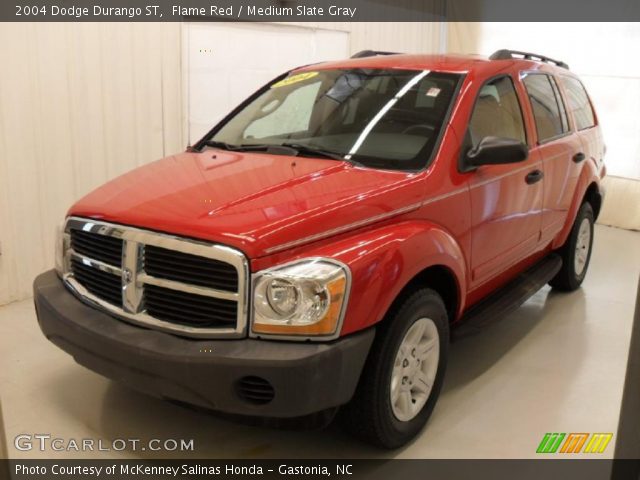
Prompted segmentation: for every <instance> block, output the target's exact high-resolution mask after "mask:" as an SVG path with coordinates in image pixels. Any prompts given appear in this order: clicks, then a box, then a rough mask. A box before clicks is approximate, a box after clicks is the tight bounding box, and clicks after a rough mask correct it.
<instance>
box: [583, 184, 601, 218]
mask: <svg viewBox="0 0 640 480" xmlns="http://www.w3.org/2000/svg"><path fill="white" fill-rule="evenodd" d="M584 202H589V203H590V204H591V208H592V209H593V218H594V220H597V219H598V215H599V214H600V209H601V208H602V193H601V192H600V187H599V186H598V184H597V183H596V182H591V184H590V185H589V186H588V187H587V190H586V192H585V193H584V197H583V199H582V202H581V203H584Z"/></svg>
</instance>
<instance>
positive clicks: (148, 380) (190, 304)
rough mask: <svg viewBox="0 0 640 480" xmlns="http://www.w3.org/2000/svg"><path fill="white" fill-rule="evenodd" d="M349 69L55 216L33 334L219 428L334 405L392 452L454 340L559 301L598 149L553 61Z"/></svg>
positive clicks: (413, 427) (586, 113)
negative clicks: (538, 299)
mask: <svg viewBox="0 0 640 480" xmlns="http://www.w3.org/2000/svg"><path fill="white" fill-rule="evenodd" d="M355 57H356V58H352V59H349V60H344V61H338V62H330V63H321V64H316V65H309V66H305V67H302V68H298V69H296V70H293V71H291V72H287V73H285V74H283V75H281V76H280V77H278V78H276V79H275V80H274V81H272V82H270V83H269V84H267V85H265V86H264V87H263V88H261V89H260V90H258V91H257V92H256V93H255V94H253V95H252V96H251V97H250V98H248V99H247V100H246V101H245V102H244V103H242V104H241V105H240V106H239V107H238V108H236V109H235V110H234V111H232V112H231V113H230V114H229V115H227V116H226V117H225V118H224V120H222V121H221V122H220V123H219V124H218V125H216V126H215V127H214V128H213V129H212V130H211V131H210V132H209V133H207V135H205V137H204V138H203V139H202V140H200V141H199V142H198V143H197V144H195V145H194V146H193V147H190V148H189V149H188V150H187V151H186V152H185V153H181V154H179V155H174V156H171V157H168V158H165V159H162V160H159V161H157V162H155V163H151V164H149V165H146V166H143V167H141V168H138V169H136V170H133V171H132V172H129V173H127V174H125V175H123V176H121V177H119V178H116V179H115V180H112V181H111V182H109V183H107V184H105V185H103V186H102V187H100V188H98V189H97V190H95V191H93V192H92V193H90V194H89V195H87V196H86V197H84V198H83V199H81V200H80V201H79V202H77V203H76V204H75V205H74V206H72V207H71V209H70V210H69V213H68V217H67V219H66V221H65V223H64V227H63V228H61V230H60V235H59V239H58V244H57V251H58V253H57V267H56V270H55V271H53V270H52V271H50V272H46V273H44V274H42V275H40V276H39V277H38V278H37V279H36V280H35V285H34V291H35V303H36V308H37V313H38V319H39V323H40V327H41V329H42V331H43V332H44V334H45V335H46V336H47V338H49V339H50V340H51V341H52V342H54V343H55V344H56V345H58V346H59V347H61V348H62V349H64V350H65V351H67V352H69V353H70V354H71V355H73V356H74V358H75V359H76V361H77V362H78V363H80V364H82V365H84V366H86V367H88V368H90V369H92V370H95V371H96V372H99V373H101V374H103V375H105V376H107V377H110V378H113V379H116V380H119V381H123V382H126V383H128V384H130V385H132V386H133V387H135V388H138V389H141V390H143V391H146V392H149V393H152V394H155V395H157V396H160V397H163V398H167V399H171V400H176V401H180V402H186V403H189V404H195V405H199V406H202V407H207V408H210V409H215V410H218V411H222V412H226V413H229V414H238V415H243V416H253V417H263V418H268V419H269V418H270V419H273V418H284V417H310V418H324V419H327V418H331V417H332V416H333V414H334V413H335V412H337V411H338V408H339V407H340V408H341V410H342V412H343V413H345V415H344V419H345V421H346V423H347V425H348V426H349V428H350V429H351V430H352V431H353V432H354V433H355V434H357V435H359V436H360V437H361V438H364V439H365V440H367V441H369V442H372V443H374V444H377V445H380V446H383V447H387V448H393V447H397V446H400V445H402V444H404V443H405V442H407V441H408V440H410V439H411V438H412V437H413V436H415V435H416V434H417V433H418V432H419V431H420V429H421V428H422V427H423V426H424V424H425V423H426V421H427V419H428V417H429V416H430V414H431V412H432V410H433V408H434V405H435V403H436V400H437V398H438V393H439V391H440V387H441V385H442V382H443V378H444V372H445V366H446V362H447V352H448V345H449V338H450V332H451V330H452V328H453V327H454V326H456V325H458V324H462V323H464V321H469V322H479V323H480V324H482V323H483V322H486V321H488V320H490V319H492V318H495V317H496V316H498V315H501V314H503V313H504V312H505V311H507V310H509V309H511V308H513V307H516V306H518V305H519V304H521V303H522V302H523V301H524V300H525V299H526V298H527V297H528V296H530V295H531V294H532V293H534V292H535V291H536V290H538V289H539V288H540V287H542V286H543V285H544V284H545V283H547V282H549V283H550V284H551V285H552V286H553V287H554V288H557V289H560V290H574V289H576V288H578V287H579V286H580V284H581V282H582V281H583V279H584V277H585V274H586V272H587V267H588V265H589V256H590V253H591V246H592V242H593V223H594V219H595V218H596V217H597V215H598V212H599V211H600V205H601V203H602V196H603V191H602V187H601V184H600V181H601V179H602V178H603V177H604V174H605V167H604V165H603V156H604V151H605V148H604V145H603V142H602V137H601V133H600V127H599V125H598V120H597V117H596V115H595V112H594V110H593V107H592V104H591V102H590V100H589V97H588V95H587V93H586V91H585V89H584V87H583V85H582V83H581V82H580V81H579V80H578V78H577V77H576V76H575V75H573V74H572V73H571V72H570V71H569V69H568V67H567V66H566V65H565V64H564V63H562V62H559V61H556V60H552V59H549V58H546V57H543V56H540V55H534V54H530V53H523V52H514V51H508V50H501V51H498V52H496V53H495V54H494V55H492V56H491V57H490V58H489V59H486V58H479V57H463V56H426V55H400V54H388V53H386V52H371V51H367V52H361V53H360V54H358V55H356V56H355ZM470 325H472V324H470Z"/></svg>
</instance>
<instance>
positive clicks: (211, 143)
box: [204, 140, 238, 150]
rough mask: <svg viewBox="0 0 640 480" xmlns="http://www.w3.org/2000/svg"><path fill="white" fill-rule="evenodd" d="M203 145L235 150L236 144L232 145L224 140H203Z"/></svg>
mask: <svg viewBox="0 0 640 480" xmlns="http://www.w3.org/2000/svg"><path fill="white" fill-rule="evenodd" d="M204 144H205V146H207V147H213V148H220V149H221V150H237V148H238V145H232V144H230V143H226V142H218V141H217V140H207V141H206V142H204Z"/></svg>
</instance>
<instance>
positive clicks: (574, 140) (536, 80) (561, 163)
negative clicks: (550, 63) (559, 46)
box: [521, 71, 582, 245]
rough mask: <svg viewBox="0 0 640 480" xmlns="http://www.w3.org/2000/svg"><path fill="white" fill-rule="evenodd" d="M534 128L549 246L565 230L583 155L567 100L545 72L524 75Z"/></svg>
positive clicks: (544, 233)
mask: <svg viewBox="0 0 640 480" xmlns="http://www.w3.org/2000/svg"><path fill="white" fill-rule="evenodd" d="M521 80H522V83H523V84H524V87H525V89H526V91H527V96H528V98H529V105H530V107H531V112H532V114H533V119H534V124H535V138H534V139H533V141H534V146H533V148H532V149H531V151H530V155H531V156H533V157H536V158H539V159H540V160H541V161H542V167H543V168H542V170H543V172H544V180H545V181H544V200H543V204H542V228H541V234H540V243H541V244H542V245H546V244H548V243H549V242H550V241H551V240H552V239H553V238H554V236H555V235H556V234H557V233H558V232H559V231H560V230H561V229H562V227H563V226H564V224H565V219H566V217H567V214H568V212H569V207H570V206H571V201H572V199H573V193H574V192H575V186H576V183H577V181H578V174H579V168H578V167H577V165H576V161H579V158H578V155H579V154H580V152H581V151H582V144H581V142H580V139H579V138H578V137H577V136H576V135H574V134H572V132H571V128H570V125H569V119H568V116H567V109H566V107H565V103H564V100H563V98H562V96H561V95H560V91H559V89H558V85H557V82H556V80H555V78H554V77H553V76H552V75H550V74H546V73H542V72H538V71H536V72H524V73H522V74H521Z"/></svg>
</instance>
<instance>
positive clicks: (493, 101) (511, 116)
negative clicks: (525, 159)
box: [469, 76, 526, 148]
mask: <svg viewBox="0 0 640 480" xmlns="http://www.w3.org/2000/svg"><path fill="white" fill-rule="evenodd" d="M469 136H470V140H471V144H472V148H475V147H477V146H478V144H479V143H480V141H481V140H482V139H483V138H484V137H501V138H510V139H514V140H518V141H520V142H522V143H526V136H525V130H524V121H523V119H522V109H521V108H520V102H519V101H518V95H517V94H516V90H515V87H514V86H513V81H512V80H511V78H509V77H506V76H505V77H500V78H496V79H494V80H490V81H489V82H487V83H485V84H484V85H483V86H482V88H481V89H480V94H479V95H478V98H477V100H476V105H475V107H474V108H473V113H472V114H471V121H470V122H469Z"/></svg>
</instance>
